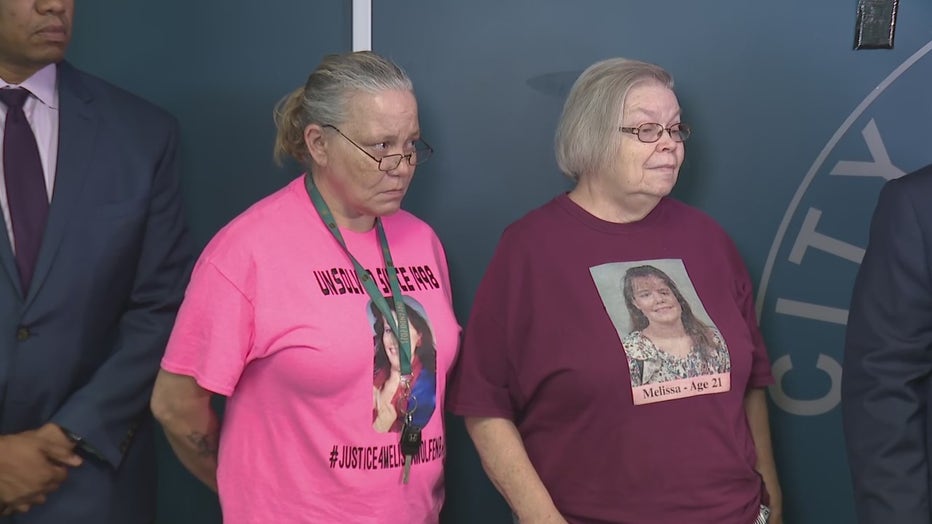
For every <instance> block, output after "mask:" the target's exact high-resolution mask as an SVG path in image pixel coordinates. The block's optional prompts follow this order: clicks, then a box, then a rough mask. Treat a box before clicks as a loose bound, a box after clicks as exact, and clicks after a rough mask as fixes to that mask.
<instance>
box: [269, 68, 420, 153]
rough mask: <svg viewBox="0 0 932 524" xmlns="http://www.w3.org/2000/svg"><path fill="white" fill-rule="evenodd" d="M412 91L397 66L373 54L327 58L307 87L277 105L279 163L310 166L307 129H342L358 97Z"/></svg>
mask: <svg viewBox="0 0 932 524" xmlns="http://www.w3.org/2000/svg"><path fill="white" fill-rule="evenodd" d="M395 90H397V91H411V92H414V86H413V84H412V83H411V79H410V78H409V77H408V75H407V73H405V72H404V70H403V69H401V67H399V66H398V65H397V64H395V63H394V62H392V61H391V60H388V59H387V58H384V57H382V56H379V55H377V54H375V53H373V52H372V51H357V52H354V53H344V54H335V55H328V56H325V57H324V59H323V60H322V61H321V63H320V65H318V66H317V68H316V69H314V71H313V72H311V74H310V76H308V78H307V82H305V84H304V86H302V87H299V88H298V89H295V90H294V91H293V92H292V93H290V94H289V95H286V96H285V97H284V98H282V99H281V100H279V101H278V103H277V104H276V105H275V113H274V117H275V127H276V128H277V129H278V132H277V135H276V137H275V160H276V162H278V163H279V164H280V163H281V161H282V159H283V157H285V156H290V157H292V158H294V159H295V160H297V161H298V162H300V163H301V164H307V163H308V162H309V161H310V155H309V154H308V151H307V146H306V145H305V144H304V129H305V128H307V126H309V125H311V124H320V125H327V124H329V125H338V124H341V123H343V122H345V119H346V111H347V101H348V100H349V98H350V97H351V96H352V95H354V94H356V93H360V92H362V93H370V94H376V93H379V92H381V91H395Z"/></svg>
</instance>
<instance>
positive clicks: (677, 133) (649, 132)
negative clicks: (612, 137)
mask: <svg viewBox="0 0 932 524" xmlns="http://www.w3.org/2000/svg"><path fill="white" fill-rule="evenodd" d="M618 130H619V131H621V132H622V133H631V134H632V135H637V137H638V140H640V141H641V142H644V143H645V144H653V143H654V142H656V141H658V140H660V137H662V136H663V132H664V131H666V132H667V133H669V134H670V138H672V139H673V141H674V142H685V141H686V139H687V138H689V133H690V132H691V130H690V129H689V126H688V125H686V124H673V125H672V126H670V127H663V124H656V123H653V122H648V123H646V124H641V125H639V126H637V127H619V128H618Z"/></svg>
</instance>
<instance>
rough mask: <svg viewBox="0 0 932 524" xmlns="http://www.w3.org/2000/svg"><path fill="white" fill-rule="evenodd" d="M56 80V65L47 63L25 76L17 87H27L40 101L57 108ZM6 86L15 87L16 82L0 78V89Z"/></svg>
mask: <svg viewBox="0 0 932 524" xmlns="http://www.w3.org/2000/svg"><path fill="white" fill-rule="evenodd" d="M57 81H58V67H57V66H56V64H49V65H47V66H45V67H43V68H42V69H40V70H38V71H36V72H35V73H34V74H33V75H32V76H30V77H29V78H27V79H26V80H25V81H24V82H23V83H22V84H19V86H18V87H22V88H25V89H28V90H29V92H30V93H32V95H33V96H34V97H36V98H37V99H39V101H40V102H42V103H43V104H45V105H46V106H48V107H50V108H52V109H58V90H57V89H55V84H56V82H57ZM6 87H17V86H16V84H10V83H8V82H6V81H5V80H3V79H0V89H3V88H6Z"/></svg>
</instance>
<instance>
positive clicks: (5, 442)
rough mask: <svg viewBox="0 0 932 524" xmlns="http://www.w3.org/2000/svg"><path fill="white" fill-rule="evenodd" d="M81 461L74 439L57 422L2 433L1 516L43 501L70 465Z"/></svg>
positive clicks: (66, 473)
mask: <svg viewBox="0 0 932 524" xmlns="http://www.w3.org/2000/svg"><path fill="white" fill-rule="evenodd" d="M80 465H81V457H79V456H78V455H77V454H75V453H74V443H73V442H71V440H70V439H68V437H67V436H66V435H65V434H64V432H63V431H62V430H61V428H59V427H58V426H56V425H55V424H51V423H49V424H46V425H44V426H42V427H41V428H39V429H37V430H33V431H24V432H22V433H14V434H12V435H0V516H6V515H11V514H13V513H25V512H26V511H28V510H29V508H30V507H32V506H34V505H37V504H42V503H43V502H45V496H46V495H48V494H49V493H51V492H53V491H55V490H56V489H58V486H60V485H61V483H62V482H64V481H65V478H66V477H67V476H68V467H77V466H80Z"/></svg>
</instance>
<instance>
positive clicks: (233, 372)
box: [162, 259, 254, 396]
mask: <svg viewBox="0 0 932 524" xmlns="http://www.w3.org/2000/svg"><path fill="white" fill-rule="evenodd" d="M253 334H254V314H253V308H252V304H251V303H250V301H249V300H248V299H247V298H246V296H245V295H244V294H243V293H242V291H241V290H240V289H239V288H238V287H237V286H236V285H235V284H234V283H233V282H232V281H231V280H230V279H229V278H227V277H226V276H225V275H224V274H223V273H222V272H221V271H220V269H219V268H218V267H217V266H216V265H214V264H213V263H212V262H211V261H210V260H206V259H202V260H201V261H200V262H198V264H197V266H196V267H195V269H194V273H193V274H192V276H191V282H190V284H189V285H188V289H187V291H186V292H185V298H184V302H182V304H181V308H180V309H179V311H178V318H177V320H176V321H175V327H174V329H173V330H172V334H171V338H170V339H169V342H168V347H167V348H166V350H165V356H164V357H163V359H162V368H163V369H164V370H166V371H168V372H171V373H176V374H180V375H189V376H192V377H194V379H195V380H196V381H197V383H198V384H199V385H200V386H201V387H203V388H205V389H207V390H209V391H213V392H214V393H219V394H221V395H226V396H230V395H232V394H233V390H234V389H235V388H236V384H237V382H238V381H239V377H240V375H241V374H242V371H243V368H244V367H245V366H246V363H247V362H248V359H249V353H250V348H251V346H252V341H253Z"/></svg>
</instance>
